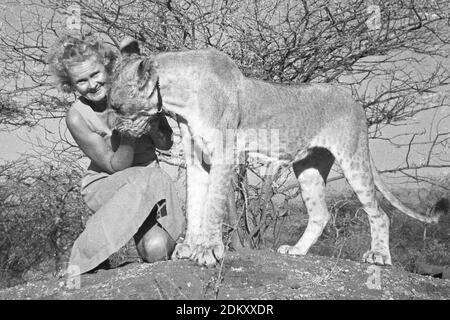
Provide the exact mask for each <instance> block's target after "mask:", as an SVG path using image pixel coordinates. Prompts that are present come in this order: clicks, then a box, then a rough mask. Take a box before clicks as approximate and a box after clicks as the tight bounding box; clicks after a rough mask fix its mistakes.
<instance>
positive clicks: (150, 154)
mask: <svg viewBox="0 0 450 320" xmlns="http://www.w3.org/2000/svg"><path fill="white" fill-rule="evenodd" d="M80 102H81V103H79V102H78V103H74V105H73V106H72V108H75V110H77V111H78V112H79V113H80V114H81V116H82V117H83V119H84V121H85V122H86V123H87V125H88V127H89V128H90V129H91V130H92V131H93V132H95V133H97V134H98V135H99V136H101V137H102V138H103V139H104V140H105V143H106V144H107V145H108V147H109V148H111V149H112V150H113V151H116V150H117V148H118V147H119V144H120V135H119V133H118V132H117V131H115V130H113V129H112V128H113V126H114V122H115V119H116V114H115V113H114V111H113V110H105V111H104V113H103V114H102V115H99V114H97V113H96V112H95V111H94V110H93V109H92V108H91V107H90V106H89V105H88V104H87V103H89V102H88V101H87V100H86V99H83V100H82V99H80ZM100 116H101V117H103V116H104V117H105V120H104V121H102V119H101V118H100ZM157 160H158V159H157V157H156V153H155V146H154V144H153V140H152V139H151V137H150V136H149V135H143V136H142V137H140V138H138V139H136V144H135V148H134V158H133V163H132V166H133V167H134V166H148V165H154V166H158V161H157ZM106 176H109V173H107V172H105V171H104V170H103V169H101V168H100V167H99V166H98V165H97V164H96V163H95V162H94V161H92V160H91V163H90V164H89V167H88V169H87V173H86V174H85V176H84V177H83V178H82V180H81V188H82V189H84V188H85V187H86V186H87V185H89V184H91V183H92V182H94V181H96V180H98V179H102V178H104V177H106Z"/></svg>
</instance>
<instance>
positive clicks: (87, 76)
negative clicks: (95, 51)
mask: <svg viewBox="0 0 450 320" xmlns="http://www.w3.org/2000/svg"><path fill="white" fill-rule="evenodd" d="M69 75H70V77H71V79H72V85H73V88H75V89H76V90H77V91H78V92H79V93H80V94H81V95H82V96H83V97H85V98H86V99H88V100H91V101H93V102H99V101H101V100H103V99H104V98H105V97H106V94H107V91H108V90H107V89H108V88H107V86H106V84H107V73H106V70H105V66H104V65H103V63H101V62H99V61H98V59H97V57H95V56H92V57H91V58H89V59H88V60H85V61H83V62H80V63H77V64H75V65H73V66H71V67H70V68H69Z"/></svg>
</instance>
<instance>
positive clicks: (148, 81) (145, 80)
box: [136, 58, 157, 90]
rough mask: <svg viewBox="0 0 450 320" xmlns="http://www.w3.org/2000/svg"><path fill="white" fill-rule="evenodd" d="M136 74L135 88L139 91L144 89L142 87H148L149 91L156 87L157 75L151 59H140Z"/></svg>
mask: <svg viewBox="0 0 450 320" xmlns="http://www.w3.org/2000/svg"><path fill="white" fill-rule="evenodd" d="M136 73H137V77H138V83H137V86H138V88H139V90H142V89H144V87H148V88H149V89H151V90H153V87H154V86H155V85H156V81H157V74H156V70H155V63H154V61H153V59H151V58H146V59H142V61H141V62H140V63H139V66H138V68H137V71H136Z"/></svg>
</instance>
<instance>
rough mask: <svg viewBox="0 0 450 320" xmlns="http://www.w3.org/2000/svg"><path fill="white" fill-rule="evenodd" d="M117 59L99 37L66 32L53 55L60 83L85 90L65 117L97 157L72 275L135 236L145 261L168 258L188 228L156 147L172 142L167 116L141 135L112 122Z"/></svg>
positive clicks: (86, 185)
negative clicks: (110, 101) (112, 83)
mask: <svg viewBox="0 0 450 320" xmlns="http://www.w3.org/2000/svg"><path fill="white" fill-rule="evenodd" d="M115 60H116V55H115V53H114V52H113V51H112V50H111V49H110V48H108V47H107V46H106V45H104V44H103V43H102V42H100V41H98V40H97V39H95V38H87V39H83V40H81V39H78V38H76V37H72V36H65V37H63V38H61V39H60V40H59V41H58V42H57V43H56V44H55V46H54V48H53V49H52V51H51V54H50V56H49V64H50V67H51V70H52V72H53V74H54V75H55V76H56V79H57V80H58V82H59V84H60V87H61V89H62V90H64V91H66V92H76V93H78V95H79V98H78V99H77V100H76V101H75V103H74V104H73V105H72V107H71V108H70V109H69V111H68V113H67V116H66V123H67V127H68V128H69V131H70V133H71V134H72V136H73V138H74V140H75V142H76V143H77V144H78V146H79V147H80V149H81V150H82V151H83V152H84V154H85V155H86V156H87V157H88V158H89V159H90V160H91V163H90V165H89V167H88V170H87V173H86V175H85V176H84V177H83V179H82V181H81V193H82V196H83V199H84V200H85V202H86V204H87V206H88V207H89V208H90V209H91V210H92V211H94V212H95V214H94V215H93V216H92V217H91V218H90V219H89V221H88V223H87V224H86V228H85V230H84V231H83V233H82V234H81V235H80V236H79V237H78V239H77V240H76V241H75V243H74V245H73V248H72V253H71V257H70V262H69V267H71V268H72V269H71V271H70V273H72V274H74V273H77V274H78V273H84V272H87V271H89V270H92V269H94V268H95V267H97V266H98V265H99V264H101V263H102V262H103V261H105V260H106V259H107V258H108V257H109V256H110V255H111V254H112V253H114V252H116V251H117V250H119V249H120V248H121V247H122V246H123V245H124V244H126V243H127V242H128V240H129V239H131V237H133V236H134V240H135V242H136V246H137V250H138V253H139V255H140V256H141V258H142V259H143V260H144V261H147V262H154V261H159V260H164V259H167V258H168V257H170V255H171V253H172V251H173V250H174V247H175V244H176V240H177V238H178V237H179V236H180V235H181V233H182V232H183V231H184V226H185V218H184V215H183V213H182V212H181V208H180V205H179V201H178V198H177V194H176V189H175V187H174V185H173V183H172V181H171V180H170V177H169V176H168V175H167V174H166V173H165V172H164V171H162V170H161V169H160V168H159V166H158V165H157V158H156V153H155V148H158V149H162V150H168V149H170V148H171V146H172V130H171V128H170V126H169V124H168V123H167V119H166V118H165V116H164V115H163V114H161V115H160V116H159V117H158V118H157V119H155V121H154V122H153V123H151V130H150V132H149V133H148V134H145V135H143V136H142V137H140V138H133V137H132V136H130V135H128V134H125V133H119V132H117V131H116V130H114V129H113V126H114V122H115V114H114V112H113V111H112V110H110V109H108V108H107V93H108V78H109V76H110V73H111V71H112V68H113V65H114V63H115ZM163 200H165V201H163ZM164 204H165V205H164ZM157 207H160V210H156V208H157Z"/></svg>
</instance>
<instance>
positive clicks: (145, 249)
mask: <svg viewBox="0 0 450 320" xmlns="http://www.w3.org/2000/svg"><path fill="white" fill-rule="evenodd" d="M135 242H136V248H137V251H138V253H139V255H140V257H141V258H142V259H143V260H144V261H145V262H150V263H151V262H156V261H162V260H167V259H169V258H170V256H171V254H172V252H173V250H174V248H175V244H176V243H175V241H174V240H173V239H172V238H171V237H170V235H169V234H168V233H167V232H166V231H165V230H164V229H162V228H160V227H159V226H158V225H155V226H154V227H153V228H151V229H150V230H149V231H148V232H147V233H146V234H145V235H144V236H142V237H141V238H140V239H139V238H135Z"/></svg>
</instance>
